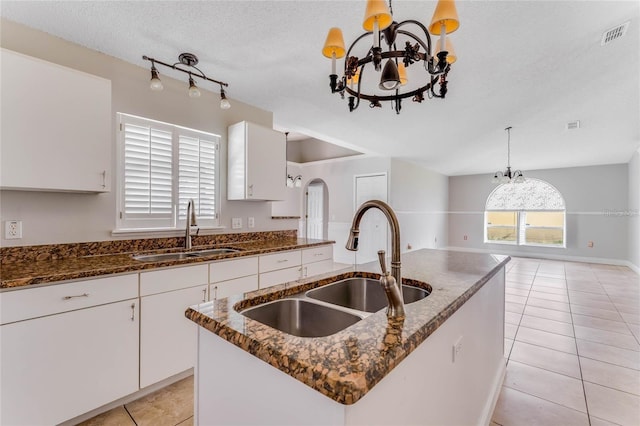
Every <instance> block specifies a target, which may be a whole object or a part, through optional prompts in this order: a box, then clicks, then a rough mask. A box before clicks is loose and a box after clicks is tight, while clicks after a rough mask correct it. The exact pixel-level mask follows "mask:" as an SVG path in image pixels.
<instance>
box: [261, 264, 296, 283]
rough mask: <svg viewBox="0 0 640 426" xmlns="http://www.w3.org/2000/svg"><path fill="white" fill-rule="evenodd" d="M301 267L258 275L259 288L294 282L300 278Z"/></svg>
mask: <svg viewBox="0 0 640 426" xmlns="http://www.w3.org/2000/svg"><path fill="white" fill-rule="evenodd" d="M301 269H302V267H300V266H296V267H293V268H287V269H279V270H277V271H271V272H266V273H264V274H260V288H267V287H271V286H274V285H277V284H284V283H286V282H290V281H296V280H298V279H299V278H300V277H301V272H302V271H301Z"/></svg>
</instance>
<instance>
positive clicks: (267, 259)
mask: <svg viewBox="0 0 640 426" xmlns="http://www.w3.org/2000/svg"><path fill="white" fill-rule="evenodd" d="M301 260H302V257H301V255H300V250H291V251H281V252H278V253H273V254H265V255H263V256H260V273H263V272H269V271H276V270H278V269H285V268H291V267H293V266H299V265H300V262H301Z"/></svg>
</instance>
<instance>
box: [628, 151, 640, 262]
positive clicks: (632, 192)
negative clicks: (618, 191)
mask: <svg viewBox="0 0 640 426" xmlns="http://www.w3.org/2000/svg"><path fill="white" fill-rule="evenodd" d="M628 169H629V210H628V213H629V216H628V217H629V262H631V264H632V265H634V266H635V268H636V271H638V272H640V149H638V151H636V152H635V154H633V156H632V157H631V160H630V161H629V165H628Z"/></svg>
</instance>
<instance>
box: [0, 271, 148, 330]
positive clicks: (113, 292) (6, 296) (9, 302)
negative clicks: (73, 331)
mask: <svg viewBox="0 0 640 426" xmlns="http://www.w3.org/2000/svg"><path fill="white" fill-rule="evenodd" d="M134 297H138V274H129V275H117V276H110V277H106V278H96V279H93V280H85V281H74V282H63V283H60V284H53V285H50V286H46V287H37V288H25V289H21V290H14V291H6V292H2V293H0V324H6V323H9V322H14V321H21V320H25V319H29V318H36V317H42V316H45V315H52V314H57V313H60V312H67V311H73V310H76V309H82V308H88V307H90V306H96V305H103V304H105V303H111V302H117V301H120V300H126V299H131V298H134Z"/></svg>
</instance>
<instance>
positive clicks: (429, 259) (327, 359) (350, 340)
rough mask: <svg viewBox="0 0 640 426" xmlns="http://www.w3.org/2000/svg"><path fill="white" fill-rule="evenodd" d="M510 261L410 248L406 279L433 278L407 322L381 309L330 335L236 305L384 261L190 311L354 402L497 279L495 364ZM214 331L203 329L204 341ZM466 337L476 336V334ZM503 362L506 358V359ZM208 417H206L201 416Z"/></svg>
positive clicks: (361, 272)
mask: <svg viewBox="0 0 640 426" xmlns="http://www.w3.org/2000/svg"><path fill="white" fill-rule="evenodd" d="M509 260H510V258H509V257H508V256H499V255H488V254H478V253H461V252H453V251H443V250H427V249H424V250H419V251H415V252H410V253H406V254H404V255H403V256H402V276H403V279H405V280H406V279H410V280H417V281H421V282H425V283H428V284H429V285H430V286H431V287H432V293H431V294H430V295H429V296H428V297H427V298H425V299H422V300H420V301H418V302H415V303H412V304H408V305H405V309H406V318H405V319H404V321H388V320H387V317H386V315H385V312H384V310H382V311H379V312H377V313H375V314H373V315H371V316H368V317H366V318H365V319H363V320H361V321H359V322H358V323H356V324H354V325H352V326H350V327H348V328H346V329H344V330H342V331H340V332H338V333H336V334H333V335H331V336H327V337H319V338H301V337H296V336H293V335H289V334H286V333H283V332H280V331H278V330H276V329H273V328H271V327H268V326H266V325H264V324H261V323H259V322H257V321H254V320H252V319H249V318H247V317H245V316H243V315H241V314H240V313H238V312H237V311H236V309H243V308H245V307H248V306H253V305H256V304H259V303H263V302H266V301H270V300H276V299H279V298H282V297H286V296H287V295H291V294H295V293H299V292H300V291H306V290H308V289H310V288H313V287H316V286H320V285H324V284H327V283H329V282H332V281H336V280H337V279H341V278H346V277H350V276H368V277H374V278H375V277H379V275H378V274H377V272H378V271H379V269H378V268H379V266H378V265H377V263H371V264H367V265H361V266H359V267H357V268H351V269H347V270H343V271H339V272H340V274H339V275H338V277H337V279H332V277H336V273H335V272H334V273H333V274H325V275H322V276H318V277H314V278H313V279H309V280H306V281H300V282H294V283H288V284H283V285H280V286H276V287H271V288H268V289H264V290H258V291H255V292H251V293H247V294H246V295H238V296H234V297H230V298H227V299H222V300H218V301H216V302H209V303H203V304H200V305H197V306H193V307H191V308H189V309H188V310H187V312H186V316H187V317H188V318H190V319H191V320H192V321H194V322H195V323H197V324H198V325H200V326H201V327H202V328H203V329H206V330H208V331H210V332H212V333H215V334H216V335H217V336H219V337H221V338H222V339H224V340H225V341H227V342H230V343H232V344H233V345H235V346H237V347H238V348H240V349H242V350H243V351H245V352H246V353H249V354H251V355H252V356H253V357H257V358H259V359H260V360H262V361H264V362H266V363H268V364H270V365H271V366H273V367H275V368H277V369H278V370H280V371H282V372H284V373H286V374H287V375H289V376H291V377H293V378H295V379H297V380H298V381H300V382H302V383H304V384H305V385H307V386H309V387H311V388H313V389H315V390H316V391H318V392H320V393H321V394H323V395H325V396H327V397H329V398H331V399H332V400H333V401H336V402H338V403H340V404H344V405H347V406H348V405H350V404H355V403H356V402H358V401H359V400H361V399H362V398H363V397H364V396H365V395H366V394H367V393H368V392H370V391H371V390H372V389H373V388H374V386H375V385H376V384H378V383H379V382H381V381H382V380H383V379H384V378H385V376H387V375H388V374H389V373H390V372H391V371H392V370H393V369H394V368H395V367H397V366H399V365H400V363H401V362H402V361H403V360H404V359H405V358H407V356H408V355H409V354H411V353H412V352H413V351H416V349H418V347H419V346H420V345H421V344H422V343H423V342H425V341H426V340H427V339H428V338H429V336H431V335H432V334H433V333H435V332H436V331H437V330H438V329H439V328H440V327H441V326H442V325H443V324H445V321H447V320H448V319H449V318H450V317H451V316H452V315H453V314H455V313H456V312H457V311H458V310H459V309H461V308H462V307H463V306H464V305H465V304H466V303H467V302H468V301H469V300H470V299H471V298H472V297H473V296H474V295H475V294H476V293H477V292H479V291H480V290H482V288H483V287H484V286H485V284H487V283H489V282H492V281H497V282H498V284H496V285H495V286H492V287H495V288H496V289H497V290H491V291H492V292H493V293H492V296H491V299H489V300H495V301H496V302H495V303H497V305H498V306H499V309H496V310H495V311H494V310H492V313H490V316H491V315H493V316H496V318H495V320H494V324H495V326H491V327H493V328H499V327H500V330H498V331H496V333H495V334H496V335H498V334H499V339H498V338H497V337H495V338H493V340H492V342H490V343H489V345H495V346H498V345H499V348H496V350H495V351H493V352H492V355H491V356H492V357H493V358H492V363H495V362H494V361H495V359H497V357H500V359H501V357H502V343H503V341H502V339H503V335H504V334H503V329H502V328H501V327H503V325H500V324H499V323H500V322H501V321H502V320H503V315H504V313H503V309H504V266H505V264H506V263H507V262H508V261H509ZM405 284H406V282H405ZM486 291H489V290H486ZM500 292H502V296H500ZM483 303H484V302H483ZM490 303H493V302H490ZM484 304H485V305H486V303H484ZM498 317H499V318H498ZM207 333H208V332H207ZM207 333H204V334H203V332H202V331H201V332H200V335H201V340H202V336H206V334H207ZM209 334H210V333H209ZM465 338H466V339H467V340H468V341H469V340H473V337H465ZM468 343H472V342H468ZM496 354H497V355H496ZM201 355H202V354H201ZM448 355H450V352H449V353H448ZM468 356H472V355H471V354H469V355H468ZM206 361H207V360H206V359H203V358H202V356H201V358H200V360H199V363H200V364H201V365H202V364H203V363H206ZM212 362H213V361H212ZM501 363H502V364H504V362H503V361H501ZM496 365H498V364H496ZM495 368H499V367H495ZM502 368H503V367H502ZM491 369H494V367H493V366H492V367H491ZM496 374H497V373H496ZM492 377H493V376H492ZM203 380H205V379H203ZM245 380H246V379H245ZM500 380H501V378H500ZM222 386H223V387H224V385H222ZM492 391H493V390H492ZM200 397H202V396H200ZM203 403H204V401H202V402H201V405H202V404H203ZM355 405H357V404H355ZM205 418H206V416H204V415H202V417H201V419H205ZM219 418H225V417H224V416H219ZM207 421H208V420H207Z"/></svg>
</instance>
